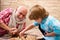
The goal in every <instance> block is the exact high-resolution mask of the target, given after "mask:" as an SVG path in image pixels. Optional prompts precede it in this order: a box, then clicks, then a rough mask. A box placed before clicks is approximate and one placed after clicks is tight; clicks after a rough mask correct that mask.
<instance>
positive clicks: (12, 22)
mask: <svg viewBox="0 0 60 40" xmlns="http://www.w3.org/2000/svg"><path fill="white" fill-rule="evenodd" d="M8 10H9V11H8ZM5 11H6V12H4V10H3V12H0V13H1V14H5V15H3V16H2V17H1V18H0V29H2V30H4V32H2V33H3V34H5V33H7V31H9V32H10V33H11V34H13V35H14V34H16V33H17V32H20V31H22V30H23V29H24V28H25V26H26V21H25V19H26V14H27V8H26V7H24V6H20V7H19V8H17V9H16V10H15V11H14V12H13V13H11V12H10V11H11V9H10V8H8V9H5ZM8 12H9V13H8ZM7 15H8V16H7ZM5 16H6V17H5ZM2 30H1V31H2ZM6 30H7V31H6ZM0 33H1V32H0ZM2 33H1V34H2ZM1 34H0V35H1Z"/></svg>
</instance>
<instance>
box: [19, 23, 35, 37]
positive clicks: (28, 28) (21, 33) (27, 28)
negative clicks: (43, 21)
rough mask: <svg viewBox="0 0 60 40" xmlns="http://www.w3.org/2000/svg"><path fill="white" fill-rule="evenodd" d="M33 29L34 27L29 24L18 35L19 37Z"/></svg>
mask: <svg viewBox="0 0 60 40" xmlns="http://www.w3.org/2000/svg"><path fill="white" fill-rule="evenodd" d="M33 27H34V25H33V24H31V25H29V26H28V27H26V28H25V29H24V30H23V31H21V32H20V33H19V35H20V37H21V36H23V34H24V32H25V31H27V30H30V29H32V28H33Z"/></svg>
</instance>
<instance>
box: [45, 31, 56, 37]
mask: <svg viewBox="0 0 60 40" xmlns="http://www.w3.org/2000/svg"><path fill="white" fill-rule="evenodd" d="M55 35H56V34H55V33H54V32H51V33H48V32H46V34H45V36H55Z"/></svg>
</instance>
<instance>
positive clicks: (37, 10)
mask: <svg viewBox="0 0 60 40" xmlns="http://www.w3.org/2000/svg"><path fill="white" fill-rule="evenodd" d="M30 13H31V14H30V15H29V19H30V20H35V19H38V18H42V19H44V18H45V17H47V16H48V15H49V14H48V13H47V12H46V10H45V9H44V8H43V7H41V6H40V5H35V6H33V7H32V8H31V9H30Z"/></svg>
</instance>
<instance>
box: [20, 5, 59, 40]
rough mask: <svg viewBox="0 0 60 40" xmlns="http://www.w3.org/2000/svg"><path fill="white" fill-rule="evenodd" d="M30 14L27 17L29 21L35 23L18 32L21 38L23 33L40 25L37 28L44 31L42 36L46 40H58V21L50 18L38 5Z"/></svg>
mask: <svg viewBox="0 0 60 40" xmlns="http://www.w3.org/2000/svg"><path fill="white" fill-rule="evenodd" d="M30 12H31V14H30V15H29V19H30V20H35V22H34V23H33V24H31V25H30V26H28V27H27V28H25V29H24V30H23V31H22V32H20V36H21V37H22V36H23V34H24V32H25V31H27V30H29V29H31V28H33V27H34V26H38V25H40V26H39V27H41V29H42V30H44V31H45V32H44V33H43V34H44V38H45V39H46V40H60V22H59V20H57V19H55V18H54V17H52V16H50V15H49V13H48V12H47V11H46V10H45V9H44V8H43V7H41V6H40V5H35V6H33V7H32V8H31V10H30Z"/></svg>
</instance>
